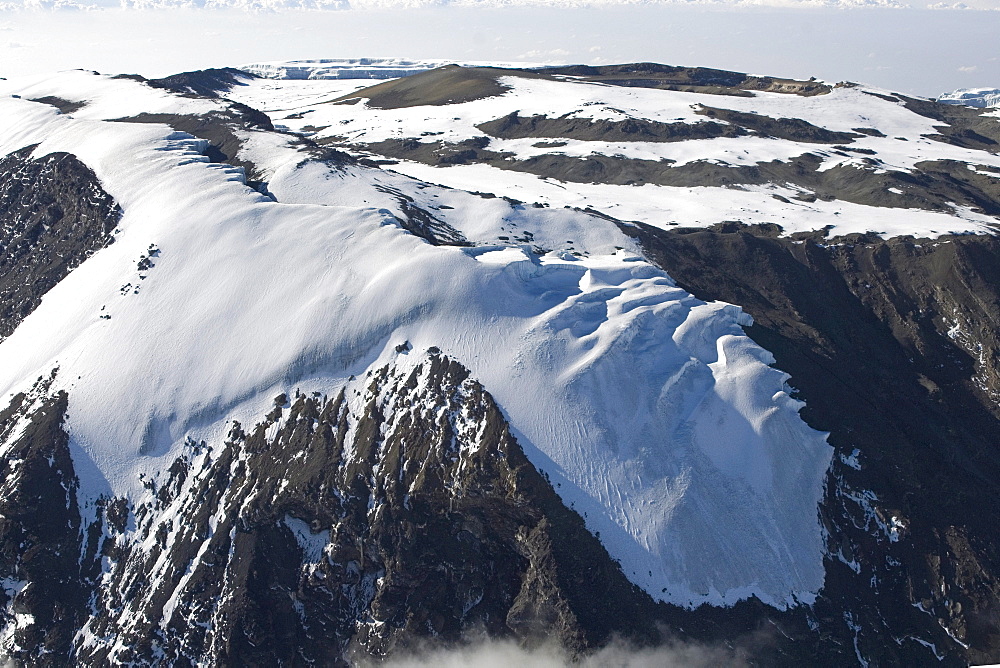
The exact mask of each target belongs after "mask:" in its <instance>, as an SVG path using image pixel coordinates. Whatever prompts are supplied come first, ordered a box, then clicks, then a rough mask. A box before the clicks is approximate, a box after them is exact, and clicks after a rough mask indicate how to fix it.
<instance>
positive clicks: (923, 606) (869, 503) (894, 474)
mask: <svg viewBox="0 0 1000 668" xmlns="http://www.w3.org/2000/svg"><path fill="white" fill-rule="evenodd" d="M635 229H636V228H633V230H635ZM636 234H637V235H638V238H640V239H641V240H642V242H643V244H644V245H645V247H646V248H647V251H648V253H649V255H650V256H651V257H652V258H654V259H655V260H656V261H657V262H658V263H659V264H660V265H661V266H663V267H664V268H665V269H667V270H668V271H669V272H670V273H671V275H672V276H674V277H675V279H676V280H677V281H678V283H679V284H681V285H682V286H684V287H685V288H687V289H689V290H691V291H692V292H693V293H694V294H696V295H698V296H700V297H702V298H706V299H721V300H725V301H728V302H732V303H736V304H740V305H741V306H743V307H744V308H745V309H746V310H747V312H749V313H750V314H751V315H753V317H754V320H755V323H754V325H753V326H752V327H750V328H748V330H747V331H748V333H749V334H750V335H751V336H752V337H753V338H754V339H755V340H757V341H758V342H759V343H760V344H761V345H762V346H764V347H766V348H767V349H769V350H771V351H772V352H773V353H774V355H775V358H776V360H777V365H778V366H779V367H780V368H782V369H785V370H787V371H789V372H790V373H791V374H792V379H791V381H790V383H791V384H792V385H793V386H795V387H796V388H798V390H799V391H800V392H801V396H802V398H804V399H806V401H807V408H806V409H805V410H804V411H803V416H804V417H805V418H806V419H807V421H809V422H810V424H811V425H812V426H814V427H816V428H819V429H824V430H829V431H830V432H831V435H830V438H829V442H830V443H831V444H832V445H834V447H835V448H836V449H837V452H838V456H837V457H836V458H835V460H834V464H833V466H832V467H831V470H830V472H829V478H828V482H827V498H826V500H825V501H824V503H823V505H822V509H821V514H822V517H823V519H824V523H825V525H826V527H827V530H828V531H829V536H828V551H829V556H828V559H827V580H826V584H825V587H824V589H823V591H822V592H821V594H820V599H819V600H818V602H817V604H816V606H815V614H816V615H817V618H816V619H817V621H818V623H819V628H820V630H821V634H826V633H831V632H833V633H836V634H837V635H840V636H842V637H846V638H851V637H852V636H853V642H854V646H855V649H856V651H857V657H858V659H859V660H861V659H864V660H867V661H874V662H878V663H880V664H885V665H890V664H898V663H899V662H906V663H912V662H922V661H928V660H931V656H932V653H933V654H934V655H938V656H943V657H946V658H947V660H948V661H950V662H955V663H956V664H961V663H963V662H967V661H972V662H988V661H990V660H995V659H996V657H997V656H998V655H1000V625H998V624H997V608H996V601H997V600H1000V558H998V553H997V549H996V541H995V528H994V519H993V518H994V517H995V516H996V512H997V511H998V510H1000V486H998V484H997V480H998V474H1000V470H998V469H1000V467H998V464H997V461H998V460H997V457H996V436H995V435H996V433H997V429H998V427H1000V422H998V419H1000V405H998V403H997V398H998V396H1000V395H998V383H1000V375H998V367H997V363H998V359H1000V341H998V337H997V322H998V320H1000V290H998V287H997V286H1000V275H998V272H1000V261H998V260H1000V242H998V240H997V238H996V237H991V236H960V237H942V238H940V239H938V240H934V241H931V240H920V241H915V240H913V239H906V238H901V239H893V240H889V241H883V240H881V239H879V238H878V237H874V236H872V237H868V238H864V237H861V238H855V239H846V240H841V241H843V242H844V243H840V244H836V245H829V246H826V245H821V244H818V243H816V242H815V241H814V240H812V239H805V240H795V239H789V238H777V237H775V236H774V230H769V229H766V228H750V227H746V226H738V225H728V226H722V227H720V228H718V229H716V230H711V231H708V230H697V231H696V230H681V231H678V232H675V233H672V232H662V231H657V230H654V229H652V228H647V227H643V228H641V231H639V232H637V233H636ZM838 626H839V627H841V630H840V631H836V630H835V629H836V627H838ZM914 636H916V638H920V640H916V638H915V637H914ZM889 639H891V640H892V642H887V641H888V640H889ZM928 639H933V642H932V643H931V642H929V640H928ZM931 645H933V647H932V646H931Z"/></svg>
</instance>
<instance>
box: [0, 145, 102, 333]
mask: <svg viewBox="0 0 1000 668" xmlns="http://www.w3.org/2000/svg"><path fill="white" fill-rule="evenodd" d="M34 148H35V147H34V146H29V147H26V148H23V149H21V150H19V151H15V152H14V153H11V154H10V155H8V156H7V157H5V158H3V159H2V160H0V338H3V337H6V336H9V335H10V334H11V332H13V331H14V329H15V328H16V327H17V325H18V324H19V323H20V322H21V320H23V319H24V318H25V317H26V316H27V315H28V314H29V313H31V312H32V311H33V310H34V309H35V307H37V306H38V304H39V303H40V302H41V300H42V296H43V295H44V294H45V293H46V292H48V291H49V290H50V289H51V288H52V287H53V286H55V284H56V283H58V282H59V281H61V280H62V279H63V278H65V277H66V275H67V274H69V272H70V271H72V270H73V269H74V268H75V267H77V266H78V265H79V264H80V263H81V262H83V261H84V260H86V259H87V258H88V257H89V256H90V255H92V254H93V253H94V252H96V251H97V250H99V249H101V248H103V247H105V246H107V245H108V244H110V243H111V242H112V241H113V237H112V236H111V234H112V232H113V231H114V229H115V226H116V225H117V224H118V221H119V220H120V218H121V209H120V208H119V207H118V205H117V204H115V201H114V200H113V199H112V198H111V196H110V195H108V194H107V193H106V192H104V190H103V189H102V188H101V184H100V182H99V181H98V180H97V177H96V176H95V175H94V173H93V172H92V171H91V170H90V168H88V167H87V166H86V165H84V164H83V163H82V162H80V161H79V160H77V159H76V158H75V157H74V156H72V155H70V154H68V153H50V154H49V155H46V156H43V157H41V158H35V159H32V158H31V153H32V151H33V150H34Z"/></svg>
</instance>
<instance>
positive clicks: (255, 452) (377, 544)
mask: <svg viewBox="0 0 1000 668" xmlns="http://www.w3.org/2000/svg"><path fill="white" fill-rule="evenodd" d="M411 354H413V355H415V353H410V352H409V351H407V350H405V349H404V350H401V351H400V358H401V359H402V361H401V362H400V363H399V364H397V365H390V366H385V367H381V368H379V369H377V370H373V371H372V372H370V373H369V375H368V377H366V378H364V379H359V380H357V381H355V382H353V383H350V384H348V386H347V387H345V388H343V389H342V390H341V391H340V392H339V394H338V395H337V396H336V397H333V398H328V397H320V396H306V395H303V394H299V395H297V396H295V397H293V398H292V399H291V401H289V400H288V398H287V397H286V396H284V395H282V396H280V397H277V398H276V400H275V406H274V409H273V410H272V411H271V412H270V413H269V414H268V415H267V416H266V418H265V419H264V420H263V421H262V422H261V423H259V424H258V425H257V426H256V427H255V428H253V429H252V430H249V431H248V430H244V429H243V428H242V427H241V426H240V425H239V424H238V423H234V424H233V426H232V429H231V432H230V434H229V437H228V439H227V440H226V441H225V442H224V443H216V444H208V443H204V442H202V443H195V442H189V443H188V445H187V447H186V449H185V450H186V452H185V454H184V455H182V456H180V457H178V458H177V459H176V460H175V461H174V462H173V464H172V465H171V466H170V467H169V469H168V470H167V471H165V473H164V475H163V476H162V477H161V478H157V479H146V480H145V485H146V490H147V494H146V495H145V496H144V497H143V498H142V499H139V500H137V501H134V502H133V501H129V500H126V499H124V498H108V497H101V498H99V499H89V500H86V501H84V503H83V506H82V507H80V506H78V504H77V498H76V497H77V489H78V486H79V483H78V482H77V479H76V475H75V473H74V470H73V462H72V461H71V458H70V456H69V450H68V446H67V436H66V434H65V432H64V431H63V430H62V429H61V428H60V425H61V422H62V419H63V415H64V413H65V411H66V406H67V396H66V395H65V394H60V395H58V396H54V397H46V390H47V387H48V385H47V384H46V383H45V382H40V383H39V385H38V386H37V387H36V389H35V390H34V391H33V394H32V396H29V397H24V396H22V397H18V398H17V399H16V400H15V402H14V403H13V404H12V405H11V406H10V407H9V408H8V409H7V411H5V413H4V415H3V416H0V417H2V419H3V426H4V432H3V436H4V438H5V439H8V441H9V442H8V444H7V446H6V448H5V454H6V455H7V461H6V463H5V470H4V472H3V473H4V475H3V483H2V484H3V492H4V493H3V495H2V503H3V506H2V511H3V514H4V519H3V521H2V522H0V568H3V571H4V572H3V576H4V577H5V580H4V584H5V590H6V591H7V600H6V604H7V607H6V610H7V612H6V615H5V617H4V628H5V631H4V638H5V640H4V644H5V648H6V649H7V650H8V651H9V652H10V653H11V654H12V655H13V656H14V657H16V658H18V659H22V660H24V661H26V662H28V663H32V664H35V663H36V662H37V663H38V664H41V665H66V664H67V663H69V662H70V661H71V660H72V661H76V662H82V663H84V664H88V665H98V664H107V663H122V662H134V663H137V664H139V665H147V664H152V663H157V662H161V661H164V660H166V661H168V662H169V663H171V664H173V665H191V664H195V663H199V664H205V663H207V664H210V665H259V664H261V663H268V664H273V663H275V662H280V663H282V664H285V665H301V664H303V663H313V662H318V663H319V664H321V665H328V664H341V663H344V662H345V657H348V656H350V655H353V654H359V653H360V655H374V656H381V655H384V654H387V653H391V652H392V651H394V650H398V649H400V648H401V647H403V646H405V645H406V644H407V643H412V642H414V641H415V640H417V639H419V638H422V637H433V638H438V639H439V640H443V641H457V640H459V639H460V638H462V637H463V636H464V635H465V634H466V633H468V632H470V631H474V632H480V633H483V632H485V633H487V634H489V635H491V636H501V637H503V636H513V637H516V638H520V639H521V640H522V641H523V642H527V643H531V642H538V641H542V640H546V639H553V638H555V639H557V640H558V641H559V642H561V643H562V644H563V645H564V646H566V647H568V648H570V649H571V650H573V651H583V650H585V649H587V648H589V647H593V646H596V645H600V644H602V643H605V642H607V641H608V640H609V639H610V637H611V635H612V634H613V633H619V634H627V635H629V636H631V637H637V638H639V639H642V640H645V641H647V642H648V641H653V640H655V639H657V638H658V637H659V631H658V630H657V629H656V628H655V626H654V617H655V616H656V615H655V614H654V611H655V607H656V606H654V605H653V603H652V601H651V599H649V597H648V596H646V595H645V594H643V593H642V592H641V591H640V590H638V588H636V587H635V586H634V585H632V584H631V583H629V582H628V581H627V580H626V579H625V577H624V576H623V575H622V573H621V571H620V569H619V568H618V566H617V564H615V563H614V562H613V561H612V560H611V559H610V558H609V557H608V555H607V552H606V551H605V550H604V548H603V547H602V546H601V545H600V542H599V541H598V540H597V539H596V538H595V537H594V536H592V535H591V534H590V533H588V532H587V530H586V528H585V527H584V524H583V520H582V518H581V517H580V516H579V515H577V514H575V513H573V512H572V511H571V510H569V509H567V508H566V507H564V506H563V505H562V503H561V502H560V501H559V499H558V497H557V496H556V494H555V492H554V490H553V489H552V487H551V486H550V485H549V484H548V483H547V482H546V480H545V479H544V477H543V476H542V475H540V474H539V473H538V471H537V470H536V469H534V467H532V466H531V464H530V463H529V462H528V460H527V459H526V458H525V456H524V454H523V453H522V452H521V449H520V447H519V446H518V445H517V443H516V441H515V440H514V438H513V437H512V436H511V434H510V431H509V430H508V427H507V424H506V421H505V420H504V418H503V416H502V414H501V413H500V411H499V409H498V407H497V406H496V404H495V403H494V402H493V400H492V398H491V397H490V395H489V394H488V393H486V392H485V391H484V389H483V388H482V386H480V385H479V384H478V383H477V382H475V381H474V380H473V379H471V378H469V374H468V371H467V370H466V369H465V368H464V367H462V366H461V365H460V364H458V363H457V362H454V361H452V360H450V359H448V358H447V357H444V356H442V355H440V354H438V353H436V352H432V353H431V354H429V355H427V356H424V357H423V358H422V359H420V360H419V361H410V360H408V359H406V358H407V357H409V356H410V355H411ZM49 380H51V379H49ZM11 416H15V417H18V418H19V420H20V421H18V420H15V419H14V418H12V417H11ZM25 425H26V426H25ZM18 434H20V435H18ZM18 544H20V545H22V546H26V548H27V549H25V548H24V547H22V548H21V549H20V550H19V549H18V547H17V546H18ZM88 601H89V603H88ZM661 608H662V606H661ZM74 637H75V639H74Z"/></svg>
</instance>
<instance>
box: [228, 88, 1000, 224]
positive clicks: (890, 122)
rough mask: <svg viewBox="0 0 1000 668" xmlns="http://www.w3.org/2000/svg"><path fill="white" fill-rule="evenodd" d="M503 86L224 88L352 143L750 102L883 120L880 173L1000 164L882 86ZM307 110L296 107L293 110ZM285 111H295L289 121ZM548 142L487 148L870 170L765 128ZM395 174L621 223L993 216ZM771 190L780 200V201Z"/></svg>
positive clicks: (843, 121) (428, 170)
mask: <svg viewBox="0 0 1000 668" xmlns="http://www.w3.org/2000/svg"><path fill="white" fill-rule="evenodd" d="M502 81H503V82H504V83H505V84H506V85H508V86H509V87H510V90H509V91H508V92H506V93H504V94H502V95H499V96H496V97H491V98H486V99H481V100H475V101H472V102H467V103H463V104H449V105H443V106H417V107H408V108H402V109H387V110H383V109H374V108H371V107H369V106H368V105H367V104H365V102H364V100H362V101H361V102H360V103H358V104H353V105H351V104H328V102H329V101H331V100H334V99H336V98H337V97H339V96H342V95H346V94H348V93H350V92H352V91H353V90H356V89H358V88H362V87H364V86H365V84H366V82H363V81H356V80H355V81H351V80H343V81H274V80H258V81H254V82H251V83H250V84H249V85H247V86H240V87H237V88H235V89H234V90H233V91H232V94H231V96H232V97H233V99H237V100H239V101H242V102H245V103H246V104H249V105H251V106H254V107H257V108H260V109H263V110H265V111H267V112H268V113H269V114H270V115H271V116H272V118H273V119H274V121H275V123H277V124H280V125H284V126H287V127H289V128H290V129H293V130H298V131H302V130H303V129H307V130H308V129H310V128H322V129H320V130H319V131H318V132H316V133H315V134H314V135H313V136H314V138H315V139H323V138H324V137H342V138H344V139H345V140H346V141H349V142H351V143H353V144H367V143H373V142H379V141H383V140H386V139H394V138H404V137H411V138H416V139H418V140H420V141H426V142H433V141H445V142H457V141H462V140H464V139H468V138H471V137H481V136H483V132H481V131H480V130H478V129H477V128H476V125H477V124H479V123H483V122H485V121H488V120H493V119H497V118H502V117H504V116H507V115H508V114H511V113H513V112H517V113H518V114H519V115H520V116H521V117H530V116H532V115H536V114H538V115H546V116H548V117H549V118H558V117H561V116H563V115H566V116H568V117H570V118H581V119H608V120H612V121H620V120H624V119H626V118H636V119H643V120H649V121H658V122H663V123H677V122H684V123H697V122H700V121H705V120H706V117H705V116H702V115H698V114H696V113H695V109H696V108H698V107H699V106H706V107H717V108H724V109H732V110H735V111H741V112H756V113H759V114H761V115H764V116H769V117H772V118H799V119H803V120H805V121H807V122H809V123H811V124H813V125H816V126H819V127H822V128H826V129H829V130H833V131H838V132H851V131H852V130H853V129H854V128H871V127H877V128H878V129H879V130H880V131H881V132H882V133H883V134H885V135H886V136H884V137H872V136H867V137H860V138H858V139H855V140H854V141H853V142H852V143H851V148H852V149H860V150H861V151H875V152H876V157H877V159H878V160H879V161H880V163H881V164H880V167H879V168H880V169H884V170H896V171H910V170H912V169H913V168H914V165H916V164H917V163H920V162H922V161H927V160H955V161H959V162H967V163H970V164H973V165H985V166H990V167H1000V155H997V154H990V153H987V152H985V151H979V150H973V149H967V148H962V147H958V146H952V145H949V144H944V143H942V142H938V141H934V140H931V139H927V138H926V137H925V135H935V134H937V132H938V131H937V130H936V129H935V126H939V125H941V123H940V121H935V120H933V119H931V118H927V117H924V116H920V115H918V114H915V113H913V112H911V111H909V110H908V109H906V107H904V106H903V105H902V104H901V103H898V102H891V101H887V100H884V99H881V98H879V97H876V96H875V95H870V94H868V93H867V92H866V90H872V92H875V93H878V94H885V93H887V92H888V91H879V90H878V89H865V88H860V87H859V88H835V89H834V90H833V91H832V92H831V93H830V94H828V95H819V96H815V97H801V96H797V95H787V94H780V93H760V92H758V93H756V94H754V95H753V96H751V97H735V96H724V95H706V94H697V93H684V92H676V91H663V90H652V89H647V88H625V87H618V86H608V85H601V84H588V83H582V82H573V83H570V82H563V81H548V80H533V79H524V78H518V77H506V78H503V79H502ZM299 114H301V117H298V116H299ZM290 116H292V118H289V117H290ZM551 141H552V140H548V141H544V140H539V139H531V138H529V139H514V140H503V139H495V138H494V139H492V140H491V141H490V144H489V145H488V147H487V148H488V149H489V150H491V151H496V152H505V153H510V154H512V155H513V156H515V157H516V158H517V159H526V158H530V157H533V156H537V155H541V154H543V153H555V154H563V155H568V156H573V157H587V156H589V155H607V156H624V157H626V158H630V159H643V160H654V161H655V160H661V159H665V160H673V161H675V166H679V165H684V164H686V163H690V162H692V161H696V160H707V161H710V162H717V163H723V164H728V165H735V166H747V165H755V164H758V163H764V162H769V161H772V160H782V161H788V160H791V159H793V158H796V157H798V156H802V155H804V154H807V153H813V154H817V155H820V156H822V157H823V166H822V167H821V169H831V168H833V167H836V166H838V165H856V166H864V165H865V164H866V163H865V160H866V158H867V157H868V156H867V155H865V154H863V153H862V154H855V155H852V156H848V155H845V154H844V152H843V151H839V152H838V151H837V149H836V147H834V146H831V145H828V144H826V145H824V144H816V143H807V142H798V141H791V140H787V139H777V138H773V137H760V136H752V135H751V136H744V137H737V138H715V139H696V140H687V141H680V142H640V141H631V142H603V141H581V140H573V139H562V140H560V142H565V145H564V146H559V147H558V148H552V147H549V146H545V144H546V143H551ZM390 168H391V169H392V170H395V171H397V172H401V173H405V174H409V175H411V176H413V177H416V178H419V179H423V180H426V181H429V182H432V183H439V184H442V185H446V186H449V187H453V188H461V189H466V190H473V191H476V190H482V189H484V188H485V186H484V185H483V184H485V183H488V184H489V189H490V191H491V192H495V193H497V194H503V195H508V196H510V197H514V198H516V199H519V200H524V201H528V202H544V203H547V204H551V205H553V206H573V207H579V208H586V207H592V208H595V209H597V210H599V211H602V212H604V213H607V214H609V215H612V216H614V217H616V218H618V219H620V220H631V221H642V222H644V223H648V224H651V225H656V226H660V227H668V226H673V225H679V226H682V227H683V226H694V227H704V226H709V225H714V224H716V223H719V222H721V221H723V220H733V219H738V220H741V221H743V222H745V223H777V224H778V225H781V226H782V228H783V229H784V231H785V233H786V234H791V233H794V232H803V231H811V230H818V229H822V228H823V227H825V226H828V225H829V226H831V227H830V232H831V235H834V236H836V235H844V234H850V233H854V232H861V233H864V232H875V233H878V234H880V235H882V236H885V237H890V236H898V235H903V234H914V235H917V236H929V237H935V236H938V235H941V234H946V233H963V232H987V231H990V230H992V229H995V226H996V224H997V220H996V219H995V218H992V217H990V216H986V215H983V214H980V213H978V212H974V211H971V210H969V209H968V208H965V207H956V208H955V209H954V210H953V211H952V212H935V211H926V210H920V209H904V208H891V207H873V206H864V205H861V204H854V203H851V202H845V201H843V200H834V201H823V200H817V201H814V202H804V201H799V200H796V199H794V198H795V197H796V195H799V194H801V193H802V189H801V188H798V187H797V186H794V185H781V184H768V185H759V186H758V185H748V186H741V187H739V188H723V187H666V186H658V185H652V184H646V185H642V186H626V185H606V184H581V183H572V184H567V183H562V182H559V181H556V180H553V179H543V178H539V177H537V176H534V175H532V174H526V173H523V172H516V171H508V170H501V169H498V168H495V167H491V166H489V165H483V164H471V165H453V166H448V167H431V166H428V165H424V164H420V163H415V162H409V161H402V162H400V163H399V164H396V165H392V166H391V167H390ZM775 196H779V197H783V198H785V199H786V200H791V201H781V200H779V199H776V197H775Z"/></svg>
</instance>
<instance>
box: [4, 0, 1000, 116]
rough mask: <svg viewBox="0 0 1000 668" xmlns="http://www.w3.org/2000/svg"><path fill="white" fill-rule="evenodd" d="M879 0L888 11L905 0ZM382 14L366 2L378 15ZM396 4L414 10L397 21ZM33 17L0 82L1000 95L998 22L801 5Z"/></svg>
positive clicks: (111, 11)
mask: <svg viewBox="0 0 1000 668" xmlns="http://www.w3.org/2000/svg"><path fill="white" fill-rule="evenodd" d="M101 1H104V0H101ZM236 1H237V0H231V2H236ZM420 1H422V0H420ZM490 1H491V2H492V1H493V0H490ZM569 1H570V0H565V2H569ZM843 1H852V0H842V2H843ZM875 1H877V2H879V3H881V4H883V5H885V4H887V3H891V2H894V1H895V0H885V1H883V0H875ZM375 2H376V0H369V5H371V6H374V5H375ZM393 2H395V4H396V5H404V6H403V7H402V8H393V7H390V6H389V5H391V4H392V3H393ZM761 2H775V3H779V2H783V0H761ZM25 4H28V3H17V7H22V8H20V9H19V8H16V7H15V5H14V3H9V4H6V5H0V7H6V9H2V10H0V76H4V77H10V76H18V75H23V74H37V73H43V72H47V71H55V70H60V69H71V68H86V69H95V70H98V71H101V72H106V73H131V72H135V73H139V74H142V75H144V76H149V77H156V76H165V75H167V74H172V73H175V72H180V71H185V70H192V69H201V68H206V67H221V66H238V65H241V64H244V63H248V62H255V61H268V60H291V59H309V58H353V57H406V58H428V59H431V58H432V59H447V60H455V61H530V62H536V63H587V64H606V63H621V62H638V61H654V62H661V63H666V64H671V65H686V66H702V67H715V68H721V69H728V70H735V71H741V72H749V73H755V74H765V75H772V76H784V77H797V78H808V77H810V76H815V77H818V78H820V79H824V80H827V81H833V82H836V81H845V80H846V81H856V82H861V83H866V84H870V85H875V86H880V87H884V88H888V89H892V90H897V91H900V92H904V93H908V94H915V95H923V96H928V97H934V96H937V95H939V94H941V93H943V92H946V91H951V90H954V89H956V88H967V87H988V86H993V87H1000V53H998V51H997V49H996V47H995V44H996V39H995V36H996V35H997V34H1000V11H982V10H975V9H973V10H969V9H965V10H961V9H953V8H952V9H943V10H929V9H907V8H902V9H900V8H895V9H893V8H886V7H884V6H882V7H861V8H846V6H845V5H844V4H840V5H838V6H808V4H807V3H803V2H799V3H798V4H799V6H796V7H788V6H783V7H774V6H748V5H746V4H740V5H736V4H734V3H728V4H727V3H721V2H717V3H714V4H695V3H685V4H681V3H649V4H614V3H610V2H605V3H601V4H600V5H590V6H581V7H570V6H567V5H565V4H563V5H561V6H551V5H550V6H542V5H537V4H536V5H529V4H518V5H510V6H504V7H497V6H482V4H480V6H469V5H468V4H466V5H459V4H454V5H448V4H446V3H443V4H439V5H437V6H422V7H417V8H414V7H412V6H406V0H399V1H397V0H388V2H383V3H382V5H383V8H373V9H350V10H346V11H337V10H329V9H321V10H317V9H286V10H282V11H270V10H269V11H247V10H246V9H237V8H232V7H229V8H205V7H170V8H165V9H164V8H161V9H122V8H120V7H106V8H100V9H97V10H83V11H81V10H77V9H45V8H42V9H38V8H35V9H31V8H28V9H24V8H23V6H24V5H25ZM36 4H37V3H36ZM356 4H357V3H355V5H356ZM411 4H412V3H411ZM784 4H785V5H788V3H787V2H784ZM994 5H995V6H997V8H1000V0H981V1H980V2H979V4H977V5H976V6H977V7H981V6H985V7H987V8H990V7H991V6H994ZM246 6H247V7H250V8H253V5H250V4H247V5H246ZM53 45H56V46H53Z"/></svg>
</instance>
